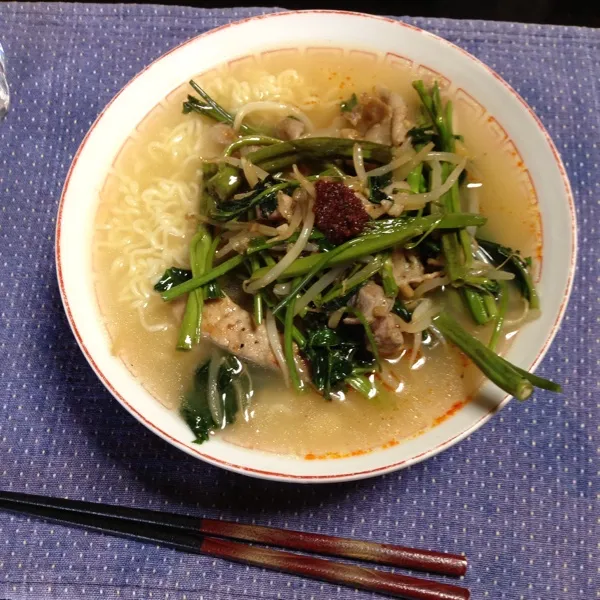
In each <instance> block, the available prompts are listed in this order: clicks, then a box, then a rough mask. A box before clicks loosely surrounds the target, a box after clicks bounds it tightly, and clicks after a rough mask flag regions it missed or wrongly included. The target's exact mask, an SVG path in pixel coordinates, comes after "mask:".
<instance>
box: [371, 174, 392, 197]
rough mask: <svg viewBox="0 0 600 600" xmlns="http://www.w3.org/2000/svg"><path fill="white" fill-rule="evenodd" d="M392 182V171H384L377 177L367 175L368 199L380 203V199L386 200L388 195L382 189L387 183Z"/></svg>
mask: <svg viewBox="0 0 600 600" xmlns="http://www.w3.org/2000/svg"><path fill="white" fill-rule="evenodd" d="M390 183H392V173H391V172H390V173H386V174H385V175H380V176H379V177H369V179H368V184H369V200H370V201H371V202H373V204H381V201H382V200H387V199H388V195H387V194H386V193H385V192H384V191H383V190H384V188H386V187H387V186H388V185H390Z"/></svg>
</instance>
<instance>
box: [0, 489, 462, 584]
mask: <svg viewBox="0 0 600 600" xmlns="http://www.w3.org/2000/svg"><path fill="white" fill-rule="evenodd" d="M0 500H3V501H6V502H14V503H16V504H18V505H20V506H23V505H32V506H44V507H49V508H61V509H64V510H68V511H72V512H76V513H85V514H91V515H96V516H103V517H111V518H117V519H127V520H131V521H136V522H138V523H144V524H152V525H161V526H164V527H171V528H173V529H177V530H182V531H187V532H189V533H196V534H198V533H199V534H206V535H214V536H218V537H225V538H232V539H237V540H244V541H246V542H254V543H258V544H266V545H269V546H280V547H282V548H289V549H291V550H298V551H301V552H310V553H315V554H327V555H330V556H338V557H341V558H350V559H354V560H363V561H368V562H374V563H378V564H382V565H391V566H393V567H403V568H407V569H414V570H418V571H427V572H429V573H437V574H440V575H451V576H455V577H458V576H460V575H464V574H465V573H466V570H467V559H466V558H465V557H464V556H460V555H458V554H447V553H444V552H434V551H430V550H418V549H414V548H406V547H404V546H396V545H394V544H380V543H378V542H368V541H363V540H353V539H349V538H340V537H334V536H330V535H323V534H320V533H307V532H303V531H287V530H285V529H276V528H274V527H263V526H260V525H244V524H240V523H233V522H231V521H220V520H215V519H202V518H199V517H191V516H187V515H178V514H175V513H168V512H161V511H154V510H147V509H138V508H131V507H123V506H114V505H109V504H98V503H95V502H83V501H80V500H65V499H62V498H51V497H44V496H35V495H33V494H22V493H18V492H0Z"/></svg>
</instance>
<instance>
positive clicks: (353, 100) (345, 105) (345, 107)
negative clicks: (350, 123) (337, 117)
mask: <svg viewBox="0 0 600 600" xmlns="http://www.w3.org/2000/svg"><path fill="white" fill-rule="evenodd" d="M356 106H358V98H357V96H356V94H352V96H350V98H348V100H344V102H342V103H341V104H340V110H341V111H342V112H352V109H353V108H355V107H356Z"/></svg>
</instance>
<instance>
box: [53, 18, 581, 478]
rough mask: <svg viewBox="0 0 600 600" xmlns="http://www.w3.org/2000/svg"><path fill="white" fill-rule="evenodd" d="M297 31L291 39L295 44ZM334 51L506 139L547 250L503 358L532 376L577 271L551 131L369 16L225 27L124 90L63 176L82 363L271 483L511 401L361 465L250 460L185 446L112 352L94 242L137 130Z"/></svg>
mask: <svg viewBox="0 0 600 600" xmlns="http://www.w3.org/2000/svg"><path fill="white" fill-rule="evenodd" d="M290 32H293V34H290ZM290 46H292V47H298V46H334V47H344V48H355V49H366V50H370V51H375V52H381V53H384V54H385V53H388V52H391V53H395V54H397V55H400V56H402V57H406V58H408V59H410V60H412V61H414V62H415V63H416V64H420V65H426V66H427V67H428V68H429V69H431V70H434V71H437V72H439V73H442V74H443V75H444V76H445V77H447V78H448V79H450V80H451V81H452V83H453V84H454V85H455V86H456V87H458V88H461V89H462V90H464V91H465V92H466V93H467V94H469V95H470V96H471V97H473V98H474V99H476V101H477V102H478V103H480V104H481V105H483V106H484V107H485V108H486V109H487V111H488V112H489V113H490V114H492V115H493V116H494V118H495V119H496V120H497V121H498V123H500V124H501V126H502V127H503V128H504V129H505V130H506V133H507V134H508V136H509V138H511V139H512V141H513V142H514V144H515V146H516V148H517V149H518V151H519V153H520V154H521V156H522V159H523V161H524V163H525V165H526V166H527V168H528V170H529V172H530V175H531V179H532V182H533V185H534V187H535V190H536V192H537V197H538V200H539V209H540V212H541V218H542V227H543V237H544V240H545V241H548V240H560V241H561V242H560V243H545V244H544V265H552V273H551V274H550V270H549V268H548V267H543V268H542V273H541V280H540V282H539V290H540V293H541V296H542V298H543V312H542V316H541V318H540V319H539V320H537V321H536V322H535V324H530V325H528V326H526V327H525V328H524V330H523V331H522V332H521V333H520V335H519V336H517V339H516V341H515V343H514V344H513V345H512V346H511V348H510V351H509V353H508V356H507V358H508V359H509V360H511V361H512V362H514V363H516V364H518V365H520V366H522V367H524V368H535V366H536V365H537V364H538V363H539V361H540V360H541V359H542V357H543V355H544V353H545V351H546V349H547V347H548V345H549V344H550V342H551V340H552V338H553V336H554V334H555V333H556V330H557V328H558V326H559V324H560V320H561V318H562V314H563V312H564V308H565V305H566V302H567V299H568V295H569V293H570V287H571V280H572V275H573V270H574V261H575V253H576V251H575V240H576V230H575V227H576V225H575V216H574V208H573V201H572V197H571V193H570V189H569V184H568V181H567V179H566V175H565V172H564V168H563V166H562V163H561V162H560V158H559V157H558V154H557V152H556V149H555V148H554V146H553V144H552V142H551V141H550V139H549V137H548V135H547V133H546V132H545V130H544V129H543V127H542V126H541V124H540V123H539V121H538V120H537V119H536V117H535V116H534V115H533V113H532V112H531V111H530V109H529V108H528V107H527V106H526V105H525V103H524V102H523V101H522V100H521V99H520V98H519V97H518V96H517V94H516V93H515V92H514V91H513V90H512V89H511V88H509V86H508V85H507V84H506V83H505V82H504V81H503V80H501V79H500V78H499V77H498V76H497V75H496V74H494V73H493V72H492V71H491V70H489V69H488V68H487V67H485V66H484V65H483V64H482V63H480V62H478V61H477V60H475V59H474V58H473V57H471V56H470V55H468V54H467V53H466V52H464V51H462V50H461V49H459V48H457V47H456V46H453V45H451V44H449V43H448V42H445V41H444V40H441V39H440V38H437V37H436V36H433V35H431V34H428V33H426V32H423V31H421V30H419V29H416V28H414V27H411V26H407V25H405V24H402V23H399V22H396V21H392V20H388V19H384V18H379V17H371V16H367V15H358V14H352V13H339V12H330V11H307V12H295V13H281V14H276V15H268V16H266V17H257V18H254V19H250V20H247V21H243V22H240V23H235V24H232V25H229V26H225V27H222V28H220V29H218V30H215V31H212V32H209V33H207V34H205V35H202V36H200V37H198V38H195V39H193V40H191V41H189V42H187V43H185V44H183V45H182V46H179V47H178V48H176V49H174V50H172V51H171V52H169V53H168V54H166V55H165V56H163V57H162V58H161V59H159V60H158V61H157V62H155V63H153V64H152V65H150V66H149V67H148V68H147V69H145V70H144V71H143V72H142V73H141V74H140V75H138V76H137V77H136V78H135V79H134V80H133V81H132V82H130V83H129V84H128V85H127V86H126V87H125V88H124V89H123V90H122V91H121V92H120V93H119V94H118V95H117V96H116V97H115V99H114V100H113V101H112V102H111V104H110V105H109V106H108V107H107V108H106V109H105V111H104V112H103V113H102V115H101V116H100V117H99V119H98V120H97V122H96V123H95V124H94V125H93V127H92V129H91V130H90V132H89V133H88V135H87V137H86V138H85V140H84V142H83V143H82V146H81V148H80V149H79V151H78V153H77V155H76V157H75V159H74V162H73V165H72V167H71V171H70V173H69V175H68V178H67V181H66V184H65V188H64V191H63V197H62V200H61V205H60V209H59V217H58V224H57V246H56V250H57V269H58V277H59V284H60V289H61V294H62V297H63V302H64V305H65V309H66V311H67V315H68V318H69V322H70V324H71V327H72V328H73V331H74V333H75V336H76V338H77V341H78V343H79V344H80V346H81V348H82V350H83V352H84V354H85V356H86V357H87V359H88V361H89V362H90V364H91V365H92V367H93V368H94V370H95V371H96V373H97V374H98V376H99V377H100V379H101V380H102V382H103V383H104V384H105V385H106V387H107V388H108V389H109V390H110V391H111V392H112V394H113V395H114V396H115V397H116V398H117V399H118V400H119V401H120V402H121V403H122V404H123V405H124V406H125V407H126V408H127V409H128V410H129V411H130V412H131V413H132V414H133V415H134V416H135V417H136V418H137V419H139V420H140V421H141V422H142V423H144V424H145V425H146V426H148V427H149V428H150V429H151V430H153V431H154V432H155V433H157V434H158V435H160V436H162V437H163V438H164V439H166V440H167V441H169V442H171V443H173V444H174V445H176V446H177V447H179V448H181V449H182V450H184V451H186V452H188V453H190V454H192V455H193V456H196V457H199V458H203V459H204V460H207V461H209V462H211V463H213V464H217V465H220V466H223V467H225V468H229V469H232V470H235V471H238V472H241V473H246V474H250V475H256V476H263V477H268V478H273V479H284V480H286V479H287V480H305V481H327V480H343V479H353V478H360V477H367V476H371V475H374V474H377V473H383V472H386V471H389V470H393V469H395V468H400V467H402V466H408V465H410V464H412V463H414V462H417V461H419V460H422V459H424V458H427V457H429V456H432V455H433V454H435V453H437V452H439V451H441V450H443V449H444V448H447V447H449V446H451V445H452V444H454V443H456V442H457V441H459V440H460V439H462V438H463V437H464V436H465V435H467V434H468V433H470V432H471V431H473V430H474V429H476V428H477V427H478V426H480V425H481V424H483V423H484V422H485V421H486V420H487V419H488V418H489V417H490V416H491V415H492V414H493V413H494V412H495V411H496V410H497V409H498V408H499V407H500V406H501V405H502V404H503V403H504V402H505V401H506V400H507V396H506V395H505V394H504V392H502V391H500V390H499V389H497V388H495V387H494V386H493V385H491V384H486V385H485V386H484V387H483V389H482V390H481V394H480V399H479V400H478V401H475V402H471V403H468V404H467V405H465V406H464V407H463V408H462V409H461V410H459V411H458V412H457V413H456V414H455V415H453V416H452V417H450V418H448V419H446V420H445V421H443V422H442V423H441V424H440V425H438V426H437V427H434V428H432V429H430V430H428V431H426V432H424V433H423V434H422V435H420V436H418V437H415V438H413V439H410V440H408V441H406V442H404V443H402V444H400V445H398V446H394V447H391V448H388V449H385V450H379V451H374V452H371V453H369V454H365V455H362V456H356V457H350V458H341V459H330V460H316V461H315V460H312V461H309V460H302V459H297V458H292V457H285V456H278V455H273V454H268V453H263V452H258V451H252V450H247V449H243V448H239V447H236V446H233V445H231V444H227V443H225V442H222V441H220V440H218V439H216V440H213V441H211V442H209V443H207V444H204V445H202V446H196V445H194V444H191V443H190V440H191V437H192V436H191V435H190V431H189V429H188V428H187V426H186V425H185V423H184V422H183V421H182V420H181V419H180V417H179V416H178V414H177V413H176V412H172V411H169V410H167V409H166V408H164V407H163V406H162V405H161V404H160V403H159V402H157V401H156V400H155V399H154V398H152V397H151V396H150V395H149V394H148V392H147V391H146V390H145V389H144V388H143V387H142V386H141V384H140V383H139V382H138V381H137V380H136V379H135V378H134V377H133V376H132V375H131V374H130V372H129V371H128V370H127V368H126V367H125V365H124V364H123V363H122V362H121V360H120V359H118V358H115V357H114V356H112V355H111V353H110V345H109V343H108V335H107V332H106V330H105V327H104V324H103V320H102V316H101V314H100V312H99V309H98V305H97V301H96V295H95V291H94V286H93V280H92V275H91V273H92V269H91V246H92V245H91V240H92V229H93V221H94V218H95V214H96V209H97V203H98V197H99V193H100V190H101V188H102V186H103V184H104V181H105V177H106V174H107V172H108V169H109V168H110V167H111V165H112V164H113V162H114V160H115V157H116V156H117V154H118V152H119V150H120V149H121V147H122V146H123V144H124V143H125V141H126V139H127V137H128V136H129V134H130V131H131V129H132V124H136V123H139V122H140V121H141V120H142V119H143V118H144V116H145V115H146V114H147V113H149V112H150V111H151V110H152V109H153V108H154V106H155V105H156V104H158V102H160V101H161V100H162V99H163V98H164V97H165V96H167V95H168V94H169V93H170V92H171V91H172V90H173V89H175V88H176V87H178V86H179V85H180V84H181V83H182V82H184V81H186V80H188V79H189V78H190V77H191V76H193V75H195V74H196V73H199V72H203V71H206V70H209V69H210V68H212V67H214V66H216V65H218V64H221V63H223V62H225V61H228V60H232V59H235V58H237V57H240V56H245V55H248V54H252V53H254V52H258V51H262V50H265V49H275V48H285V47H290Z"/></svg>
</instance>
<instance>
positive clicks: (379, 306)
mask: <svg viewBox="0 0 600 600" xmlns="http://www.w3.org/2000/svg"><path fill="white" fill-rule="evenodd" d="M393 305H394V299H393V298H387V297H386V295H385V293H384V291H383V288H382V287H381V286H380V285H377V284H376V283H373V282H372V281H370V282H369V283H367V284H366V285H364V286H363V287H362V288H361V289H360V291H359V292H358V295H357V298H356V308H357V309H358V310H360V311H361V312H362V313H363V315H364V316H365V319H366V320H367V322H368V323H370V325H371V328H372V330H373V336H374V337H375V343H376V344H377V349H378V350H379V353H380V354H382V355H383V356H390V355H393V354H397V353H398V352H399V351H400V350H401V349H402V346H403V344H404V336H403V335H402V320H401V319H400V317H398V316H397V315H395V314H393V313H392V312H390V311H391V310H392V307H393ZM344 322H345V323H348V324H351V325H352V324H354V325H356V324H358V323H359V321H358V319H344Z"/></svg>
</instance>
